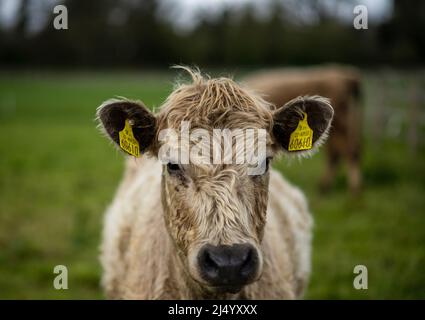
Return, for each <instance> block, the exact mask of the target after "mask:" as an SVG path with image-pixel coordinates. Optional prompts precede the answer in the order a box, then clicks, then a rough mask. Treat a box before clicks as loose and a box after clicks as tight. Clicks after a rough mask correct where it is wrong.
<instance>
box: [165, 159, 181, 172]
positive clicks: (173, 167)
mask: <svg viewBox="0 0 425 320" xmlns="http://www.w3.org/2000/svg"><path fill="white" fill-rule="evenodd" d="M167 171H168V173H170V174H174V173H178V172H180V171H181V169H180V166H179V165H178V164H177V163H171V162H169V163H168V164H167Z"/></svg>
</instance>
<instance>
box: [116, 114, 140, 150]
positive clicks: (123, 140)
mask: <svg viewBox="0 0 425 320" xmlns="http://www.w3.org/2000/svg"><path fill="white" fill-rule="evenodd" d="M119 138H120V147H121V149H123V150H124V151H125V152H127V153H128V154H131V155H132V156H135V157H138V156H139V155H140V147H139V142H138V141H137V140H136V138H135V137H134V134H133V129H132V128H131V125H130V121H129V120H128V119H126V120H125V126H124V129H122V130H121V131H120V132H119Z"/></svg>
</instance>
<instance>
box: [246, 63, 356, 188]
mask: <svg viewBox="0 0 425 320" xmlns="http://www.w3.org/2000/svg"><path fill="white" fill-rule="evenodd" d="M243 80H244V82H245V84H246V85H247V86H248V87H250V88H252V89H254V90H256V91H257V92H258V93H260V94H262V95H263V98H265V99H266V100H268V101H269V102H271V103H273V104H274V105H275V106H276V107H280V106H282V105H284V104H285V103H287V102H288V101H290V100H291V99H293V98H295V97H297V96H300V95H301V96H302V95H320V96H324V97H327V98H329V99H330V100H331V103H332V106H333V107H334V110H335V116H334V121H333V126H332V129H331V133H332V134H331V135H330V137H329V140H328V143H327V168H326V171H325V173H324V175H323V177H322V179H321V183H320V186H321V190H322V191H327V190H328V189H329V188H330V186H331V185H332V183H333V181H334V179H335V175H336V171H337V167H338V164H339V163H340V160H341V158H343V159H344V160H345V161H347V165H348V184H349V188H350V190H351V192H352V193H353V194H357V193H358V192H359V191H360V188H361V169H360V152H361V111H360V109H359V106H356V105H355V104H356V102H358V99H359V96H360V75H359V72H358V71H357V70H356V69H355V68H352V67H346V66H336V65H329V66H320V67H312V68H306V69H278V70H270V71H260V72H256V73H254V74H250V75H249V76H247V77H245V78H244V79H243Z"/></svg>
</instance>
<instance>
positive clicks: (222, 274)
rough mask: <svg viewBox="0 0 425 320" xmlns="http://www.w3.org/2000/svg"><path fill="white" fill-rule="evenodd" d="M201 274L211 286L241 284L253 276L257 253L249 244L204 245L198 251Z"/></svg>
mask: <svg viewBox="0 0 425 320" xmlns="http://www.w3.org/2000/svg"><path fill="white" fill-rule="evenodd" d="M198 264H199V269H200V273H201V276H202V277H203V279H204V280H206V281H207V282H208V283H209V284H211V285H212V286H242V285H244V284H247V283H248V282H250V280H252V279H253V278H254V277H255V274H256V273H257V269H258V254H257V251H256V249H255V248H254V247H253V246H252V245H249V244H233V245H231V246H229V245H219V246H212V245H208V244H207V245H205V246H204V247H203V248H202V249H201V250H200V252H199V255H198Z"/></svg>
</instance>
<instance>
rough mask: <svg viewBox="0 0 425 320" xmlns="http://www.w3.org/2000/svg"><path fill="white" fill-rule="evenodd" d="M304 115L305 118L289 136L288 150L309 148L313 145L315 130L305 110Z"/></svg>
mask: <svg viewBox="0 0 425 320" xmlns="http://www.w3.org/2000/svg"><path fill="white" fill-rule="evenodd" d="M303 115H304V118H303V119H301V120H300V122H298V126H297V128H296V129H295V130H294V132H292V133H291V136H290V137H289V147H288V151H299V150H309V149H311V148H312V146H313V130H312V129H311V128H310V127H309V125H308V122H307V113H305V112H303Z"/></svg>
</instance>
